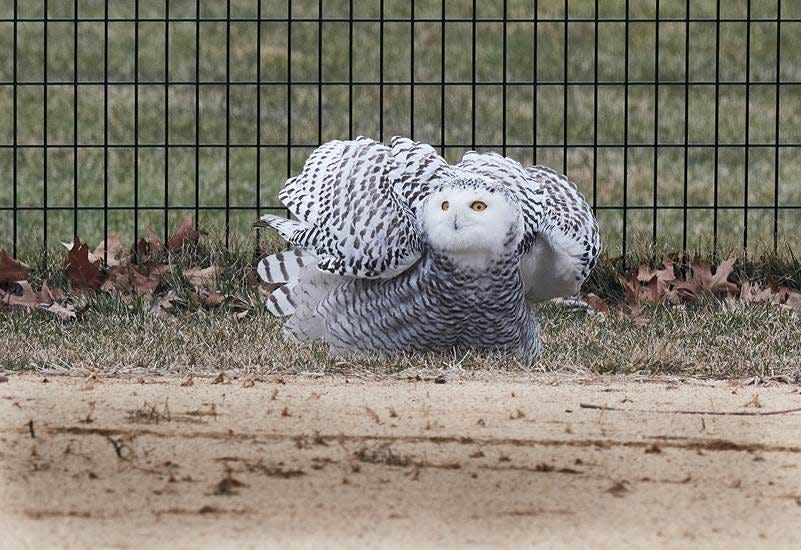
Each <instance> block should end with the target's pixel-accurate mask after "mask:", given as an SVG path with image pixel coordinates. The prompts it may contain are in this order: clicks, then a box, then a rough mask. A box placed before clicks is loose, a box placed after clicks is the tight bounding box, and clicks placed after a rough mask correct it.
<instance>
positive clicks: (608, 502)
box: [0, 375, 801, 548]
mask: <svg viewBox="0 0 801 550" xmlns="http://www.w3.org/2000/svg"><path fill="white" fill-rule="evenodd" d="M8 378H9V379H8V381H6V382H4V383H0V533H2V538H1V539H0V547H2V548H54V547H66V548H98V547H108V548H145V547H147V548H197V547H215V548H228V547H244V548H256V547H265V546H273V547H279V546H280V547H282V548H284V547H296V548H301V547H308V548H320V547H332V546H342V547H351V548H352V547H354V546H358V547H413V546H416V547H432V546H458V547H462V546H470V547H489V546H492V547H498V546H500V547H520V546H542V547H554V546H560V547H561V546H565V547H593V548H604V547H605V548H625V547H631V548H643V547H648V546H653V545H656V546H659V547H673V548H686V547H687V546H688V545H689V546H693V545H703V546H704V547H720V548H736V547H740V548H745V547H748V548H753V547H771V548H799V547H801V411H799V412H783V413H782V412H780V411H784V410H787V409H799V408H801V393H799V388H798V387H797V386H789V385H774V386H771V387H754V386H742V385H734V384H731V383H727V382H716V383H710V382H685V383H676V382H673V381H670V380H661V381H659V380H658V381H634V380H631V379H628V380H612V379H597V380H591V381H586V380H585V381H568V380H565V379H560V378H559V377H541V378H535V379H525V380H523V379H518V380H514V379H511V378H506V377H500V376H499V377H496V379H490V380H465V379H459V380H453V381H448V382H447V383H435V381H426V380H417V379H414V378H412V379H403V378H401V379H397V380H389V381H388V380H381V381H375V380H364V379H359V378H345V377H337V378H321V379H310V378H300V377H285V378H284V379H280V378H274V379H265V380H257V381H250V380H249V381H245V382H244V383H243V381H242V380H235V381H228V380H225V381H223V382H222V383H213V380H212V379H195V380H194V381H193V383H192V384H191V385H181V379H179V378H152V379H147V380H113V379H96V380H92V379H89V380H86V379H76V378H66V377H64V378H62V377H51V378H49V379H48V380H47V382H45V381H44V380H43V379H42V377H41V376H33V375H24V376H18V375H10V376H9V377H8ZM730 413H733V414H730ZM771 413H777V414H771Z"/></svg>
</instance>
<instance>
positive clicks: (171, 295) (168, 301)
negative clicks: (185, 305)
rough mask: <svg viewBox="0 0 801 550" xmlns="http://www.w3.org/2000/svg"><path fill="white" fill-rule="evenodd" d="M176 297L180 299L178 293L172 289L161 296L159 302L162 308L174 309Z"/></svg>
mask: <svg viewBox="0 0 801 550" xmlns="http://www.w3.org/2000/svg"><path fill="white" fill-rule="evenodd" d="M176 299H178V295H177V294H176V293H175V291H174V290H170V291H169V292H168V293H167V294H165V295H164V296H161V297H160V298H159V300H158V303H159V306H161V308H162V309H172V306H173V302H174V301H175V300H176Z"/></svg>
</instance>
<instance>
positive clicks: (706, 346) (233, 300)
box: [0, 232, 801, 379]
mask: <svg viewBox="0 0 801 550" xmlns="http://www.w3.org/2000/svg"><path fill="white" fill-rule="evenodd" d="M283 245H284V244H283V241H281V240H280V239H278V238H277V237H276V236H275V235H274V234H273V233H272V232H267V233H265V234H264V243H263V246H264V249H263V250H262V251H261V252H260V254H261V253H268V252H271V251H274V250H277V249H280V248H282V247H283ZM657 252H659V251H657V250H643V251H642V252H641V253H642V254H643V256H642V258H643V259H644V260H645V259H649V258H652V257H654V256H657ZM60 254H61V256H63V255H64V252H61V253H60ZM252 260H253V251H252V250H251V249H250V248H249V242H248V241H246V240H239V239H235V240H234V241H233V243H232V246H231V247H228V248H225V247H224V246H222V242H221V239H220V238H219V236H218V237H217V238H214V237H205V238H203V239H202V240H201V241H200V243H199V244H198V245H197V246H196V248H193V249H190V250H187V251H185V253H183V254H179V255H177V256H174V257H172V259H171V264H172V265H173V269H172V271H171V272H170V274H169V276H167V278H166V279H165V280H164V282H163V283H162V285H161V287H160V288H159V289H158V292H157V294H158V295H159V296H163V295H165V294H167V293H168V292H170V291H174V292H175V295H176V297H177V298H176V300H175V307H174V308H173V309H172V310H171V312H170V313H168V314H166V315H156V314H154V313H153V311H152V309H151V300H150V299H142V298H138V297H132V296H125V295H114V294H109V293H99V294H98V295H96V296H95V297H94V298H86V297H76V296H73V297H72V298H71V300H70V301H71V302H72V303H74V304H75V306H76V309H77V310H78V312H79V313H78V318H77V320H76V321H74V322H70V323H66V324H65V323H61V322H58V321H56V320H55V318H54V317H52V316H49V314H46V313H44V312H33V313H25V312H21V311H18V312H9V313H2V312H0V349H4V350H7V351H6V352H5V353H4V355H3V356H2V357H0V371H1V370H11V371H13V370H35V371H40V372H45V373H55V372H59V373H66V374H76V373H83V372H89V371H98V372H101V373H109V374H121V375H127V374H142V373H153V374H183V373H193V374H212V373H216V372H217V371H219V370H224V371H226V372H228V373H229V374H234V375H259V374H267V373H282V374H291V373H301V372H314V373H328V374H331V373H351V372H358V373H362V374H366V373H372V374H377V375H391V374H394V373H397V372H399V371H402V370H404V369H407V368H422V369H434V370H441V369H448V368H452V366H453V365H455V364H458V365H459V366H460V367H461V368H464V369H465V370H468V371H469V370H475V371H479V370H480V371H488V372H498V371H507V370H508V371H520V369H521V365H519V364H518V363H517V362H516V361H514V360H513V359H510V358H508V357H493V356H481V355H475V354H471V355H469V356H468V357H467V358H464V359H463V358H461V357H453V356H442V355H428V356H425V355H423V356H420V355H418V356H411V357H402V358H393V359H377V358H376V359H362V360H356V361H349V362H345V363H341V362H337V361H335V360H332V359H331V358H330V357H328V355H327V351H326V348H325V346H324V345H322V344H310V345H309V344H304V345H299V344H292V343H288V342H286V341H284V339H283V337H282V336H281V334H280V328H281V324H282V323H281V321H280V320H277V319H275V318H274V317H272V316H270V315H269V314H268V313H267V312H266V310H265V308H264V305H263V297H262V296H261V295H260V294H259V293H258V291H257V289H256V288H254V287H253V286H252V283H251V282H250V280H251V277H252V271H253V267H252V265H253V261H252ZM208 265H217V266H221V267H222V268H223V271H222V273H221V274H220V276H219V281H218V282H217V285H218V288H219V289H220V290H221V291H222V292H223V293H224V295H225V296H226V299H225V302H224V303H223V305H222V306H220V307H217V308H214V309H212V310H209V309H208V308H205V307H203V306H202V305H201V304H199V303H198V302H197V301H196V300H194V299H193V298H192V297H191V290H192V289H191V286H190V285H189V284H188V282H187V281H186V280H185V279H184V277H183V276H182V272H183V269H185V268H186V267H189V266H208ZM676 265H677V267H678V268H679V269H683V268H684V267H683V264H682V263H681V261H678V262H677V264H676ZM619 267H620V266H619V265H617V264H616V263H615V262H614V261H611V260H610V259H608V258H607V259H605V260H604V261H602V262H601V263H600V264H599V266H598V267H597V268H596V270H595V272H594V273H593V276H592V278H591V279H590V280H589V281H588V283H587V284H586V285H585V290H586V291H588V292H595V293H597V294H599V295H600V296H602V297H604V298H605V299H606V300H607V301H609V302H610V303H614V302H615V301H616V300H619V299H621V298H622V288H621V286H620V283H619V282H618V280H617V273H618V272H619ZM740 276H742V277H747V278H748V279H749V280H751V281H753V282H760V283H763V284H764V283H774V284H780V285H788V286H791V287H793V288H801V263H799V262H797V261H795V262H794V263H793V262H787V261H785V260H783V259H782V258H774V257H771V258H763V259H758V260H749V259H747V258H741V259H740V260H739V262H738V268H737V275H736V276H735V277H740ZM45 279H47V280H48V282H49V284H50V286H51V287H53V288H61V289H66V287H67V282H66V278H65V276H64V274H63V268H62V267H61V263H60V261H59V259H58V258H55V257H51V258H49V260H48V263H40V264H38V265H35V266H34V271H33V273H32V276H31V277H30V280H31V282H32V284H33V285H34V287H37V288H38V285H39V284H40V283H41V281H43V280H45ZM243 311H244V312H246V313H245V315H244V317H242V316H241V312H243ZM538 317H539V319H540V322H541V326H542V332H543V340H544V343H545V354H544V356H543V357H542V359H541V360H540V361H539V362H538V363H537V364H536V365H535V367H534V368H535V369H536V370H538V371H540V370H542V371H558V372H573V371H577V372H581V373H598V374H610V373H614V374H627V373H628V374H631V373H641V374H649V375H650V374H653V375H660V374H669V375H683V376H699V377H746V376H760V377H763V378H766V377H770V376H779V375H780V376H786V377H789V378H791V379H792V377H793V376H796V373H797V372H798V359H797V357H798V342H799V341H801V323H799V322H798V321H799V317H798V314H793V313H790V312H788V311H785V310H783V309H781V308H778V307H776V306H766V305H753V306H743V305H742V304H740V305H736V304H732V303H722V302H720V301H719V300H717V299H715V298H712V297H707V298H704V299H702V300H701V301H700V302H698V303H694V304H688V305H683V306H677V307H664V306H658V307H655V306H646V308H645V311H644V317H645V318H646V319H648V322H647V323H646V324H640V323H639V322H638V323H635V322H634V321H632V319H630V318H628V317H627V316H624V315H622V314H621V313H620V312H612V313H610V314H608V315H605V316H599V315H593V316H588V315H586V314H583V313H571V312H567V311H565V310H564V309H561V308H559V307H556V306H553V305H544V306H541V307H539V308H538ZM254 344H255V345H254Z"/></svg>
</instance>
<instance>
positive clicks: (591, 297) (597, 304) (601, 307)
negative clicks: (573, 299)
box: [585, 294, 609, 313]
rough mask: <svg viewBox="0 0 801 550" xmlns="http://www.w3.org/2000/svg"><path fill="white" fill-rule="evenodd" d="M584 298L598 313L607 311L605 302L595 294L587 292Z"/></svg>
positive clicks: (607, 307)
mask: <svg viewBox="0 0 801 550" xmlns="http://www.w3.org/2000/svg"><path fill="white" fill-rule="evenodd" d="M585 300H586V302H587V304H589V306H590V307H591V308H592V309H593V310H594V311H596V312H598V313H607V312H608V311H609V306H608V305H607V303H606V302H605V301H604V300H603V299H602V298H601V297H599V296H597V295H596V294H588V295H587V297H586V298H585Z"/></svg>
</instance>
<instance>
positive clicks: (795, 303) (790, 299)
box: [783, 290, 801, 313]
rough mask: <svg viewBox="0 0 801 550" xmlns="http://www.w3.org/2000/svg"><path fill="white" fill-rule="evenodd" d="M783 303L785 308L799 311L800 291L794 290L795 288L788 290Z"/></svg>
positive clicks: (800, 308)
mask: <svg viewBox="0 0 801 550" xmlns="http://www.w3.org/2000/svg"><path fill="white" fill-rule="evenodd" d="M783 305H784V306H785V307H786V308H789V309H792V310H793V311H798V312H800V313H801V292H796V291H795V290H791V291H789V292H788V294H787V299H786V300H785V301H784V304H783Z"/></svg>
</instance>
